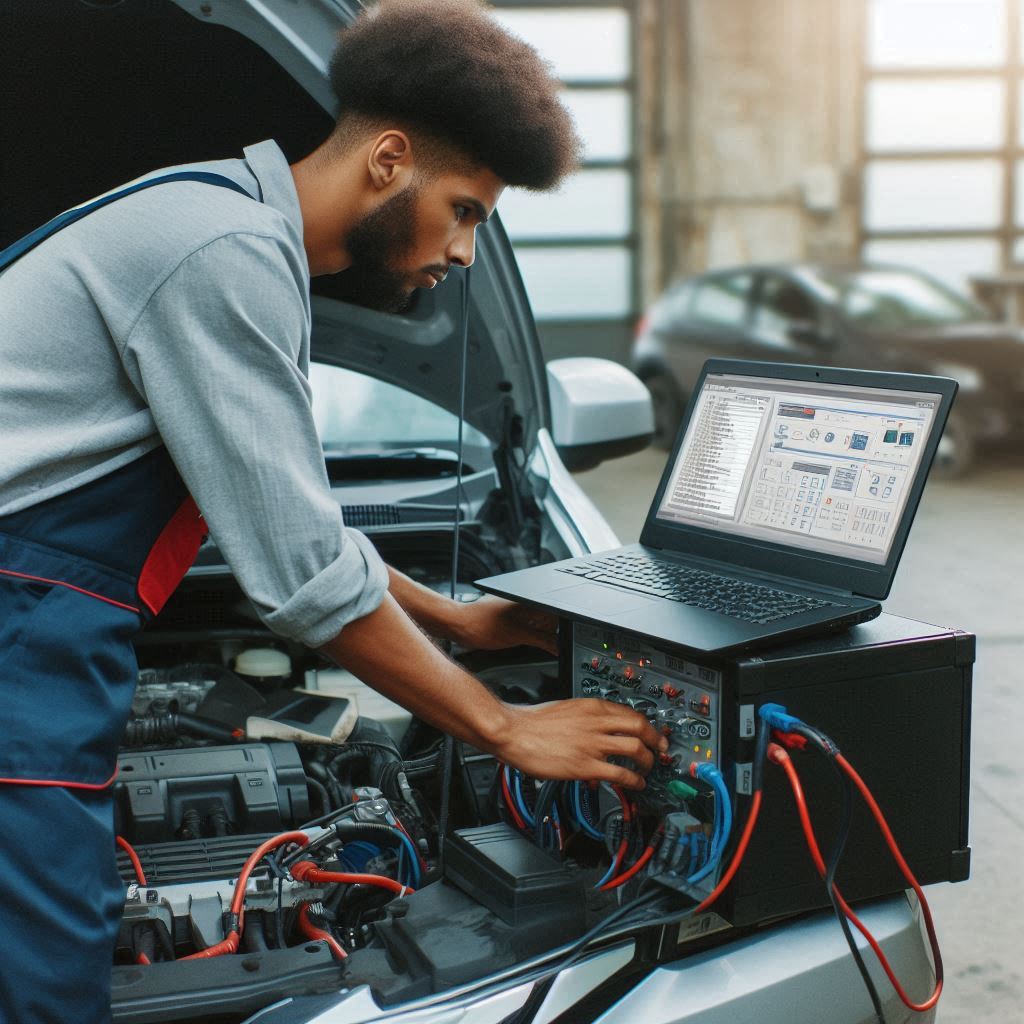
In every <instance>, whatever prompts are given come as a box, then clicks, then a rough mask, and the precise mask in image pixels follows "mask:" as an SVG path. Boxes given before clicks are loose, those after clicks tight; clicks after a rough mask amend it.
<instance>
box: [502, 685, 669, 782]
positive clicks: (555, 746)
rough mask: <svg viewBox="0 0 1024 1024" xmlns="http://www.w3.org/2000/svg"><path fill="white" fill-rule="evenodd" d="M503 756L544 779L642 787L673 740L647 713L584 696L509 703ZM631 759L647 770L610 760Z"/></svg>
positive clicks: (503, 741)
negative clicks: (655, 763)
mask: <svg viewBox="0 0 1024 1024" xmlns="http://www.w3.org/2000/svg"><path fill="white" fill-rule="evenodd" d="M505 711H506V713H507V716H508V717H507V725H506V735H505V737H504V738H503V740H502V741H501V743H500V746H499V749H498V756H499V758H500V759H501V760H502V761H506V762H507V763H508V764H510V765H512V767H513V768H518V769H519V770H520V771H524V772H526V773H527V774H528V775H532V776H534V777H535V778H539V779H584V780H586V781H588V782H590V781H595V782H612V783H617V784H618V785H620V786H625V787H626V788H627V789H643V788H644V785H645V783H644V780H643V775H646V774H647V773H648V772H649V771H650V770H651V768H652V767H653V765H654V758H655V755H656V754H659V753H663V752H664V751H665V750H667V749H668V740H667V739H666V738H665V737H664V736H662V735H661V734H660V733H659V732H658V731H657V730H656V729H655V728H654V726H652V725H651V723H650V722H648V721H647V719H646V718H644V717H643V715H641V714H638V713H637V712H636V711H632V710H630V709H629V708H625V707H623V706H622V705H621V704H613V703H611V702H610V701H605V700H596V699H593V698H582V699H578V700H560V701H553V702H551V703H549V704H533V705H518V704H516V705H513V704H506V705H505ZM613 754H614V755H617V756H618V757H626V758H629V759H630V760H631V761H632V762H633V763H634V764H635V765H636V766H637V768H638V769H639V770H640V772H642V773H643V775H641V774H639V773H638V772H635V771H630V769H628V768H623V767H621V766H619V765H614V764H611V763H610V762H609V761H607V760H606V758H607V757H608V756H610V755H613Z"/></svg>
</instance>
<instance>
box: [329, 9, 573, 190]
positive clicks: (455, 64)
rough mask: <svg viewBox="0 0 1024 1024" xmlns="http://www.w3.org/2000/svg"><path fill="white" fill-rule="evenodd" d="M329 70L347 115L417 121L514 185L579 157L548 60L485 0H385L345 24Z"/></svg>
mask: <svg viewBox="0 0 1024 1024" xmlns="http://www.w3.org/2000/svg"><path fill="white" fill-rule="evenodd" d="M330 75H331V84H332V86H333V87H334V91H335V93H336V94H337V97H338V100H339V102H340V105H341V106H340V111H341V121H340V122H339V124H341V123H343V122H344V118H345V116H346V115H347V114H354V115H356V116H357V117H359V118H361V119H364V120H367V121H369V122H373V123H386V122H389V121H390V122H394V123H396V124H397V125H399V126H400V125H406V126H408V128H409V129H410V130H413V131H415V130H417V129H418V130H420V131H422V132H425V133H426V134H427V135H428V136H430V137H432V138H434V139H437V140H439V141H441V142H442V143H448V144H450V145H452V146H453V147H454V148H455V149H456V150H458V151H460V152H462V153H464V154H465V155H466V156H467V157H469V159H470V160H471V161H472V162H473V163H476V164H481V165H483V166H485V167H488V168H489V169H490V170H491V171H493V172H494V173H495V174H496V175H497V176H498V177H499V178H501V180H502V181H504V182H505V183H506V184H508V185H514V186H521V187H525V188H531V189H546V188H551V187H553V186H554V185H556V184H557V183H558V182H559V181H560V180H561V179H562V178H563V177H565V175H566V174H568V173H569V172H570V171H572V170H573V169H574V167H575V166H576V164H577V163H578V160H579V149H580V142H579V138H578V136H577V134H576V130H575V128H574V126H573V122H572V118H571V117H570V115H569V112H568V111H567V110H566V109H565V107H564V106H563V105H562V103H561V102H560V101H559V99H558V82H557V80H556V79H555V78H553V76H552V75H551V72H550V69H549V67H548V65H547V64H546V63H545V62H544V61H543V60H542V59H541V57H540V56H539V55H538V53H537V51H536V50H534V49H533V48H532V47H531V46H529V45H527V44H526V43H525V42H523V41H522V40H521V39H518V38H516V37H515V36H513V35H511V34H510V33H509V32H507V31H506V30H505V29H504V28H502V27H501V26H500V25H499V24H498V23H497V22H496V21H494V20H493V19H492V18H491V17H489V16H488V14H487V11H486V9H485V8H484V7H483V5H482V4H481V3H479V2H477V0H380V3H378V4H377V5H375V6H374V7H371V8H370V9H368V10H367V11H365V12H364V13H363V14H361V15H360V16H359V17H358V18H357V19H356V20H355V22H354V23H353V24H352V25H351V26H349V27H348V28H346V29H344V30H343V31H342V32H341V34H340V36H339V38H338V47H337V49H336V50H335V52H334V56H333V57H332V59H331V69H330Z"/></svg>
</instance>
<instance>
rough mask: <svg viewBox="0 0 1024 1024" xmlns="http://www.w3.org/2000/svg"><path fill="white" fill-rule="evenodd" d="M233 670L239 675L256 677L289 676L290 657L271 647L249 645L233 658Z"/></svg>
mask: <svg viewBox="0 0 1024 1024" xmlns="http://www.w3.org/2000/svg"><path fill="white" fill-rule="evenodd" d="M235 671H236V672H237V673H238V674H239V675H240V676H252V677H253V678H256V679H268V678H273V677H274V676H290V675H291V674H292V659H291V658H289V657H288V655H287V654H285V653H284V652H283V651H277V650H275V649H274V648H273V647H250V648H249V650H247V651H242V653H241V654H239V655H238V657H237V658H235Z"/></svg>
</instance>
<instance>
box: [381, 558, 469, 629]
mask: <svg viewBox="0 0 1024 1024" xmlns="http://www.w3.org/2000/svg"><path fill="white" fill-rule="evenodd" d="M388 591H389V592H390V594H391V596H392V597H393V598H394V599H395V600H396V601H397V602H398V604H399V605H401V607H402V610H403V611H404V612H405V613H406V615H408V616H409V618H411V619H412V620H413V621H414V622H417V623H419V625H420V626H422V627H423V628H424V629H425V630H426V631H427V632H428V633H429V634H430V635H431V636H434V637H437V638H438V639H439V640H454V641H456V642H457V641H458V640H459V639H460V625H461V624H460V618H459V617H460V615H461V614H462V608H461V605H460V604H459V602H458V601H453V600H451V598H448V597H445V596H444V595H443V594H439V593H438V592H437V591H436V590H431V589H430V588H429V587H425V586H423V584H422V583H417V582H416V581H415V580H412V579H410V578H409V577H408V576H406V575H404V574H403V573H400V572H399V571H398V570H397V569H393V568H392V567H391V566H390V565H389V566H388Z"/></svg>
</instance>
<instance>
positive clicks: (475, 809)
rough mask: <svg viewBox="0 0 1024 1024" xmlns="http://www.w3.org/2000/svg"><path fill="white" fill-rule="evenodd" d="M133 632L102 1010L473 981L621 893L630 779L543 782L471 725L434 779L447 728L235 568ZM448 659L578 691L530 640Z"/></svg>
mask: <svg viewBox="0 0 1024 1024" xmlns="http://www.w3.org/2000/svg"><path fill="white" fill-rule="evenodd" d="M469 550H470V553H472V546H470V548H469ZM422 551H423V549H422V548H421V549H420V556H421V562H425V561H426V560H425V559H423V555H422ZM385 557H388V556H387V555H385ZM390 560H391V559H390V558H389V561H390ZM403 561H404V560H403ZM468 561H470V562H471V561H472V559H470V560H468ZM403 568H405V569H406V571H409V569H410V568H411V570H412V571H411V572H410V575H418V576H419V578H420V580H421V581H423V582H426V583H427V584H428V585H435V583H434V581H436V579H437V578H438V576H440V575H441V574H440V573H439V572H438V573H436V575H435V572H434V571H433V570H436V569H439V568H440V562H439V564H438V565H437V566H434V565H432V564H431V565H420V566H416V565H412V566H410V565H409V564H408V563H406V564H405V565H403ZM483 568H484V567H483V566H480V565H473V564H468V563H467V567H466V573H467V575H468V574H470V573H473V572H477V573H479V572H480V571H481V570H482V569H483ZM469 578H473V577H472V576H470V577H469ZM443 587H444V589H445V590H447V589H448V586H447V583H446V582H445V583H444V584H443ZM438 589H441V585H439V584H438ZM456 592H457V596H458V597H459V598H460V599H464V600H465V599H473V597H475V594H476V592H475V591H474V590H473V588H472V587H471V586H470V585H469V584H462V583H460V584H459V586H458V587H457V588H456ZM136 652H137V657H138V662H139V678H138V684H137V689H136V694H135V699H134V703H133V708H132V715H131V719H130V721H129V722H128V724H127V727H126V729H125V733H124V736H123V739H122V745H121V753H120V755H119V759H118V776H117V780H116V782H115V786H114V802H115V831H116V835H117V837H118V840H117V842H118V850H117V858H118V869H119V872H120V875H121V878H122V880H123V882H124V884H125V893H126V895H125V904H124V912H123V917H122V923H121V928H120V934H119V938H118V943H117V949H116V954H115V962H114V965H113V984H112V997H113V1013H114V1020H115V1021H118V1022H133V1024H142V1022H150V1021H152V1022H156V1021H160V1022H173V1021H177V1020H182V1021H184V1020H200V1021H211V1022H212V1021H218V1022H220V1021H225V1022H226V1021H243V1020H245V1019H246V1018H247V1017H249V1016H250V1015H251V1014H253V1013H255V1012H256V1011H258V1010H259V1009H261V1008H263V1007H265V1006H267V1005H268V1004H270V1003H272V1002H274V1001H275V1000H276V999H281V998H285V997H290V998H311V999H314V998H316V997H317V995H318V994H319V995H323V994H327V993H338V992H339V991H342V990H346V989H353V988H356V987H357V986H360V985H367V986H369V988H370V990H371V991H372V993H373V998H374V1000H375V1001H376V1003H377V1004H378V1005H380V1006H382V1007H387V1006H394V1005H396V1004H398V1003H402V1002H406V1001H408V1000H410V999H415V998H419V997H424V996H429V995H432V994H434V993H437V992H440V991H444V990H446V989H450V988H452V987H453V986H458V985H460V984H465V983H469V982H474V981H476V980H478V979H480V978H483V977H485V976H488V975H490V974H492V973H493V972H494V971H496V970H501V969H503V968H510V967H514V966H515V965H517V964H520V963H522V962H524V961H526V960H528V959H530V958H531V957H536V956H538V955H540V954H543V953H545V952H547V951H549V950H551V949H553V948H555V947H557V946H559V945H561V944H564V943H566V942H571V941H573V940H575V939H577V938H579V936H581V935H582V934H583V933H584V932H585V931H586V929H587V928H588V927H590V926H591V925H593V924H594V922H596V921H598V920H600V919H601V918H602V917H603V916H604V915H605V914H607V913H608V911H609V909H614V908H615V907H616V905H617V903H619V902H620V901H621V899H622V892H621V891H619V890H608V891H602V890H601V888H600V887H599V886H598V885H597V883H599V882H603V881H607V878H608V877H609V873H610V872H612V869H617V868H618V867H621V866H622V865H625V864H626V863H631V862H635V861H636V860H637V858H638V857H639V856H640V854H641V853H642V850H643V845H644V842H645V839H644V835H645V831H646V834H647V835H648V836H649V835H650V834H651V831H652V826H651V825H650V823H647V824H644V823H642V822H641V820H640V819H641V817H642V816H643V812H642V811H641V809H640V808H639V807H638V805H637V804H636V803H635V802H634V801H633V800H632V799H631V798H630V797H628V796H627V795H626V794H624V793H623V792H622V791H615V790H614V789H613V788H612V787H610V786H602V787H596V786H595V787H588V786H587V785H585V784H578V783H564V784H553V783H543V782H542V781H540V780H534V779H530V778H527V777H526V776H524V775H520V773H518V772H516V771H514V770H512V769H509V768H508V767H506V766H503V765H500V764H498V763H497V761H496V760H495V759H494V758H493V757H491V756H490V755H488V754H485V753H482V752H480V751H478V750H474V749H472V748H471V747H469V746H468V745H465V744H462V743H458V742H456V743H454V745H453V751H452V760H451V767H450V778H449V779H447V780H446V778H445V761H444V746H445V739H444V737H443V735H442V734H441V733H439V732H437V731H436V730H435V729H433V728H431V727H429V726H427V725H425V724H424V723H422V722H421V721H419V720H418V719H415V718H414V717H413V716H412V715H411V714H409V713H408V712H407V711H405V710H404V709H403V708H401V707H399V706H398V705H397V704H394V703H393V702H391V701H389V700H388V699H386V698H385V697H383V696H381V695H380V694H378V693H377V692H376V691H374V690H371V689H370V688H369V687H367V686H366V685H365V684H363V683H362V682H361V681H360V680H358V679H357V678H356V677H354V676H353V675H351V674H350V673H348V672H346V671H344V670H342V669H340V668H338V667H336V666H334V665H333V664H330V663H328V662H326V661H325V660H324V659H323V658H322V657H321V656H320V655H318V654H316V653H315V652H312V651H309V650H307V649H305V648H302V647H299V646H297V645H293V644H290V643H288V642H287V641H282V640H280V639H279V638H275V637H273V636H272V635H271V634H270V633H268V632H266V631H265V630H264V629H263V628H262V627H261V626H259V625H258V623H257V621H256V620H255V617H254V615H253V613H252V610H251V609H250V608H248V606H247V602H246V601H245V599H244V598H243V597H242V595H241V593H240V591H238V590H237V585H236V584H235V583H234V581H233V579H231V578H230V575H229V574H225V573H217V572H211V571H206V572H204V571H200V572H198V573H197V572H195V571H194V572H193V574H192V575H191V576H190V577H189V578H187V579H186V581H185V582H184V583H183V585H182V587H181V588H180V590H179V592H178V593H177V594H176V595H175V597H174V598H172V600H171V602H169V604H168V605H167V607H166V608H165V610H164V612H163V613H162V614H161V615H160V616H159V617H158V618H157V619H156V620H155V621H154V622H153V623H152V624H151V625H150V626H149V627H148V628H147V629H146V630H145V631H144V632H143V633H142V634H141V635H140V637H139V639H138V642H137V644H136ZM453 656H454V657H455V658H457V660H459V661H461V662H462V663H463V664H465V666H466V667H467V668H468V669H469V670H470V671H472V672H474V674H475V675H476V676H477V677H478V678H479V679H481V680H482V681H483V682H484V683H485V684H486V685H488V686H489V687H491V688H492V689H493V690H494V692H495V693H496V694H497V695H498V696H499V697H500V698H501V699H503V700H506V701H511V702H518V703H536V702H540V701H547V700H553V699H559V698H562V697H568V696H571V691H569V692H563V691H565V690H566V687H565V685H564V683H562V682H560V678H561V676H560V673H559V665H558V663H557V662H556V661H555V660H554V659H551V658H550V657H549V656H547V655H543V654H541V653H540V652H538V651H536V650H530V649H525V648H520V649H513V650H510V651H503V652H493V653H492V652H486V653H485V652H461V651H458V650H456V651H454V652H453ZM695 785H696V786H700V784H699V783H696V784H695ZM446 792H447V797H446V795H445V794H446ZM445 802H447V803H448V810H447V814H448V820H447V829H446V832H445V834H446V835H447V836H448V837H449V838H448V841H447V843H446V848H445V853H444V857H443V859H442V857H441V856H440V850H439V827H440V819H441V816H442V814H443V813H444V811H443V809H442V804H444V803H445ZM538 808H539V811H538ZM706 809H707V808H704V810H706ZM701 813H702V812H701ZM534 815H537V818H536V819H534ZM527 819H530V824H529V825H528V824H527ZM690 820H692V821H693V822H694V823H696V818H693V819H690ZM708 820H709V822H710V820H711V818H709V819H708ZM709 829H710V825H709V826H708V828H707V829H706V828H705V827H704V826H703V825H700V826H696V825H695V831H698V832H700V841H701V842H702V843H703V841H704V839H705V837H706V835H708V834H709ZM694 849H696V840H695V842H694ZM631 891H632V890H631Z"/></svg>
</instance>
